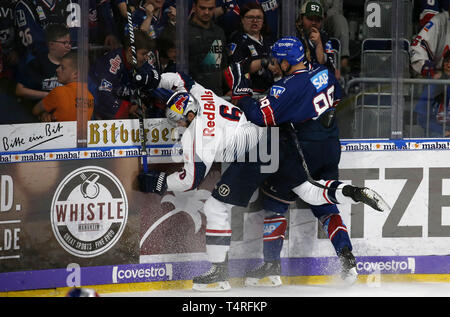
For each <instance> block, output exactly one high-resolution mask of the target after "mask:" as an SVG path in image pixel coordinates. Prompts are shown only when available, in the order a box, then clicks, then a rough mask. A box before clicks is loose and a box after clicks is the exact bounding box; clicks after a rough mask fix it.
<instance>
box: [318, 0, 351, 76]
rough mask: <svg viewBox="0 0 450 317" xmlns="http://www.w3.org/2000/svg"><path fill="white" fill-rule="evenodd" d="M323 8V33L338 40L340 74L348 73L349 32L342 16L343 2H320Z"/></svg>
mask: <svg viewBox="0 0 450 317" xmlns="http://www.w3.org/2000/svg"><path fill="white" fill-rule="evenodd" d="M322 1H323V2H324V8H325V16H326V17H325V20H324V22H323V29H324V31H325V32H326V33H327V34H328V35H329V36H330V37H334V38H336V39H338V40H339V42H340V44H341V46H340V56H341V60H340V62H341V69H340V70H341V72H342V73H343V74H344V73H349V72H350V71H351V69H350V65H349V57H350V31H349V27H348V21H347V19H346V17H345V16H344V1H343V0H322Z"/></svg>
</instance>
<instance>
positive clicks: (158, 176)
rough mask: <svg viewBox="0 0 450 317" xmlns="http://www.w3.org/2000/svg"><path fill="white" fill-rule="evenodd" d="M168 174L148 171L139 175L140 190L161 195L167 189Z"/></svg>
mask: <svg viewBox="0 0 450 317" xmlns="http://www.w3.org/2000/svg"><path fill="white" fill-rule="evenodd" d="M166 178H167V176H166V173H164V172H158V171H148V172H147V173H140V174H139V175H138V182H139V190H140V191H141V192H144V193H156V194H160V195H161V196H162V195H164V193H165V192H166V190H167V180H166Z"/></svg>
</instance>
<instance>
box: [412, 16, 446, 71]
mask: <svg viewBox="0 0 450 317" xmlns="http://www.w3.org/2000/svg"><path fill="white" fill-rule="evenodd" d="M449 47H450V20H449V12H448V10H447V11H443V12H441V13H438V14H436V15H435V16H434V17H433V18H432V19H431V20H430V21H429V22H428V23H427V24H426V25H425V26H424V27H423V28H422V29H421V30H420V32H419V34H417V36H416V37H415V38H414V40H413V41H412V42H411V47H410V56H411V59H410V63H411V67H412V69H413V70H414V72H415V74H416V75H421V76H423V77H426V78H433V76H434V75H435V73H436V70H441V69H442V60H443V57H444V54H445V53H446V52H447V51H448V50H449Z"/></svg>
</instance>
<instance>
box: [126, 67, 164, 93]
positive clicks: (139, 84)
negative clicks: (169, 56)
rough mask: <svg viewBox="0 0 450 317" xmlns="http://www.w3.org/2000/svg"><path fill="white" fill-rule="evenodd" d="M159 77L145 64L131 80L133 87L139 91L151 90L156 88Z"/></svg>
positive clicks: (153, 69)
mask: <svg viewBox="0 0 450 317" xmlns="http://www.w3.org/2000/svg"><path fill="white" fill-rule="evenodd" d="M160 80H161V76H160V75H159V73H158V71H157V70H156V69H155V68H153V66H151V65H150V64H149V63H148V62H145V63H144V64H143V65H142V66H141V67H139V68H138V69H137V71H136V74H135V75H134V77H133V79H132V83H133V86H134V87H136V88H139V89H145V90H152V89H155V88H157V87H158V85H159V82H160Z"/></svg>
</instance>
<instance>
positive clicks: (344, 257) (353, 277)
mask: <svg viewBox="0 0 450 317" xmlns="http://www.w3.org/2000/svg"><path fill="white" fill-rule="evenodd" d="M338 257H339V260H340V262H341V278H342V279H343V280H344V282H345V283H346V284H349V285H352V284H354V283H355V282H356V281H357V280H358V272H357V271H356V260H355V257H354V256H353V254H352V252H351V251H350V250H349V249H348V247H344V248H343V249H342V251H341V252H340V253H339V254H338Z"/></svg>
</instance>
